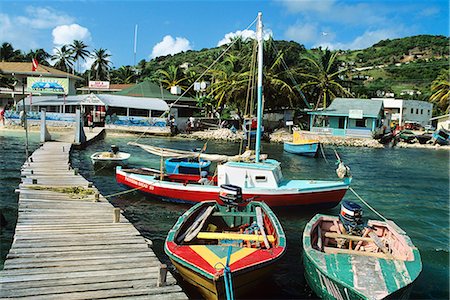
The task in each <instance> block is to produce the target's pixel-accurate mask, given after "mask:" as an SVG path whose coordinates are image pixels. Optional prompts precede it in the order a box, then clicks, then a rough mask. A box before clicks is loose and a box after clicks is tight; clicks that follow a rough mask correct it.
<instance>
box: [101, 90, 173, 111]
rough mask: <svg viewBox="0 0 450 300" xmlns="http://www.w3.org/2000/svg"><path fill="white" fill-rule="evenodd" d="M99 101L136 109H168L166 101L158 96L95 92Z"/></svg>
mask: <svg viewBox="0 0 450 300" xmlns="http://www.w3.org/2000/svg"><path fill="white" fill-rule="evenodd" d="M96 96H97V97H98V98H99V99H100V101H102V102H103V103H105V104H106V105H108V106H114V107H130V108H138V109H150V110H161V111H166V110H169V106H168V105H167V103H166V102H165V101H163V100H161V99H158V98H147V97H128V96H121V95H108V94H97V95H96Z"/></svg>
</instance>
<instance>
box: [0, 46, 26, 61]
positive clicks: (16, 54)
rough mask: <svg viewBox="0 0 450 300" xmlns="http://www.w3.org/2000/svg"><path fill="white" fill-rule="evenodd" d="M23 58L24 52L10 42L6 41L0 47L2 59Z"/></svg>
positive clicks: (17, 59)
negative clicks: (16, 48)
mask: <svg viewBox="0 0 450 300" xmlns="http://www.w3.org/2000/svg"><path fill="white" fill-rule="evenodd" d="M22 59H23V55H22V52H21V51H20V50H15V49H14V47H13V46H12V45H11V44H10V43H7V42H5V43H3V44H2V46H1V47H0V60H1V61H21V60H22Z"/></svg>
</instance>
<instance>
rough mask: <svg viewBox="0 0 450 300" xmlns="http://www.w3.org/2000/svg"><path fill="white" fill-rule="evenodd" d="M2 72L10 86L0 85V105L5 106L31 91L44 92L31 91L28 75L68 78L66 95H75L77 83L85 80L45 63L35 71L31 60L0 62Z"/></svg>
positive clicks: (0, 72)
mask: <svg viewBox="0 0 450 300" xmlns="http://www.w3.org/2000/svg"><path fill="white" fill-rule="evenodd" d="M0 74H2V76H4V77H5V79H6V81H8V82H9V84H8V85H9V86H6V87H0V107H4V106H5V105H6V104H8V105H9V106H10V107H14V106H16V105H17V103H18V102H19V101H20V100H22V99H23V98H25V97H27V96H28V95H30V94H31V93H32V94H33V95H41V94H42V93H39V92H36V91H33V92H30V91H29V90H30V89H29V87H28V86H27V78H28V77H33V78H41V79H42V78H44V79H45V78H52V79H61V80H67V83H68V84H67V90H65V91H64V93H65V94H66V95H75V94H76V89H75V83H76V82H77V81H79V80H83V78H81V77H79V76H76V75H73V74H70V73H66V72H63V71H60V70H58V69H55V68H52V67H48V66H44V65H38V66H37V68H36V69H35V71H33V66H32V63H31V62H0Z"/></svg>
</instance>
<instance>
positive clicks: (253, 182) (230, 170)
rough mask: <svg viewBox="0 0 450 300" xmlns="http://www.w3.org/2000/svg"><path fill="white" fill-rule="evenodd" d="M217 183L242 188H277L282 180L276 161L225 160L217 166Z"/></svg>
mask: <svg viewBox="0 0 450 300" xmlns="http://www.w3.org/2000/svg"><path fill="white" fill-rule="evenodd" d="M217 180H218V185H219V186H220V185H222V184H232V185H237V186H241V187H243V188H278V186H279V183H280V182H281V181H282V180H283V174H282V173H281V165H280V163H279V162H278V161H276V160H273V159H267V160H265V161H264V162H260V163H245V162H227V163H225V164H223V165H219V166H218V167H217Z"/></svg>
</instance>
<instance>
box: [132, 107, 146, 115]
mask: <svg viewBox="0 0 450 300" xmlns="http://www.w3.org/2000/svg"><path fill="white" fill-rule="evenodd" d="M130 116H133V117H148V109H137V108H130Z"/></svg>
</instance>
